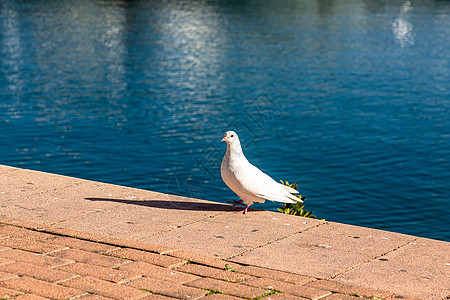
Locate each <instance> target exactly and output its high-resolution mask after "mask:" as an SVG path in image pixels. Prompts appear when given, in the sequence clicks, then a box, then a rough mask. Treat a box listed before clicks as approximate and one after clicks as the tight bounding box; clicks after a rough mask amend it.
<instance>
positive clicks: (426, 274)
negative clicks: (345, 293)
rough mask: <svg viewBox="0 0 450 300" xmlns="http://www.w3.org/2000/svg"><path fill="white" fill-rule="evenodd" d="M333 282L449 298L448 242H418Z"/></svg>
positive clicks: (449, 255)
mask: <svg viewBox="0 0 450 300" xmlns="http://www.w3.org/2000/svg"><path fill="white" fill-rule="evenodd" d="M334 281H337V282H343V283H348V284H353V285H360V286H363V287H370V288H377V289H386V288H388V289H389V291H392V292H395V293H398V294H401V295H408V296H411V297H423V298H427V299H439V298H442V297H448V296H450V245H449V243H446V242H442V241H436V240H430V239H422V238H420V239H417V240H416V241H414V242H411V243H409V244H408V245H406V246H404V247H402V248H399V249H397V250H396V251H392V252H390V253H387V254H386V255H384V256H382V257H380V258H379V259H374V260H372V261H370V262H368V263H366V264H363V265H361V266H359V267H357V268H354V269H352V270H350V271H348V272H346V273H344V274H341V275H339V276H337V277H336V278H335V279H334Z"/></svg>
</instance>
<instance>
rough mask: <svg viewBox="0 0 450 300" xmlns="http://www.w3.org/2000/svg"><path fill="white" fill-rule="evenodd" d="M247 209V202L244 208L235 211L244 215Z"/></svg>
mask: <svg viewBox="0 0 450 300" xmlns="http://www.w3.org/2000/svg"><path fill="white" fill-rule="evenodd" d="M247 210H248V204H247V205H246V206H245V208H244V210H241V211H237V213H243V214H244V215H245V214H246V213H247Z"/></svg>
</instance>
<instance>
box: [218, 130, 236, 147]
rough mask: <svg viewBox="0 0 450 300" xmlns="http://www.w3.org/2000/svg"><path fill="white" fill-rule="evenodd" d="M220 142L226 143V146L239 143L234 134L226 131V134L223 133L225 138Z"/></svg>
mask: <svg viewBox="0 0 450 300" xmlns="http://www.w3.org/2000/svg"><path fill="white" fill-rule="evenodd" d="M222 142H226V143H227V144H230V145H231V144H233V143H236V142H238V143H239V138H238V136H237V134H236V132H234V131H227V132H225V136H224V137H223V139H222Z"/></svg>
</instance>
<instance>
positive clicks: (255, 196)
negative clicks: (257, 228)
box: [220, 131, 302, 205]
mask: <svg viewBox="0 0 450 300" xmlns="http://www.w3.org/2000/svg"><path fill="white" fill-rule="evenodd" d="M222 141H225V142H226V143H227V152H226V153H225V156H224V158H223V161H222V165H221V167H220V173H221V175H222V179H223V181H224V182H225V184H226V185H227V186H228V187H229V188H230V189H231V190H232V191H233V192H235V193H236V194H237V195H238V196H239V198H240V199H241V200H242V201H243V202H244V203H245V204H247V205H251V204H252V203H254V202H259V203H263V202H264V201H265V200H271V201H276V202H282V203H295V202H302V201H301V200H300V199H299V198H297V197H295V196H294V195H292V194H293V193H295V194H297V193H298V191H296V190H295V189H293V188H291V187H288V186H284V185H282V184H280V183H278V182H276V181H275V180H273V179H272V178H271V177H270V176H269V175H267V174H265V173H264V172H262V171H261V170H260V169H258V168H257V167H255V166H254V165H252V164H251V163H250V162H249V161H248V160H247V158H246V157H245V155H244V153H243V152H242V147H241V143H240V141H239V137H238V136H237V134H236V133H235V132H233V131H227V132H226V133H225V137H224V138H223V139H222Z"/></svg>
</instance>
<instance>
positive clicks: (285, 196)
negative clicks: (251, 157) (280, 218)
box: [234, 161, 301, 203]
mask: <svg viewBox="0 0 450 300" xmlns="http://www.w3.org/2000/svg"><path fill="white" fill-rule="evenodd" d="M234 177H235V180H236V181H235V182H236V183H237V188H238V190H239V193H237V194H238V195H239V196H240V197H241V198H243V200H245V198H246V196H247V197H248V198H253V197H257V198H259V199H261V200H263V199H267V200H271V201H276V202H282V203H295V202H298V201H301V200H300V199H299V198H297V197H295V196H294V195H292V194H291V193H290V191H292V192H295V193H298V192H297V191H296V190H294V189H293V188H289V189H286V187H285V186H283V185H281V184H279V183H278V182H276V181H275V180H273V179H272V178H271V177H270V176H269V175H267V174H266V173H264V172H262V171H261V170H260V169H258V168H257V167H255V166H254V165H252V164H251V163H249V162H248V161H246V163H243V164H242V166H241V167H240V168H238V169H236V170H235V172H234ZM255 202H256V201H255ZM258 202H260V201H258Z"/></svg>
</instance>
